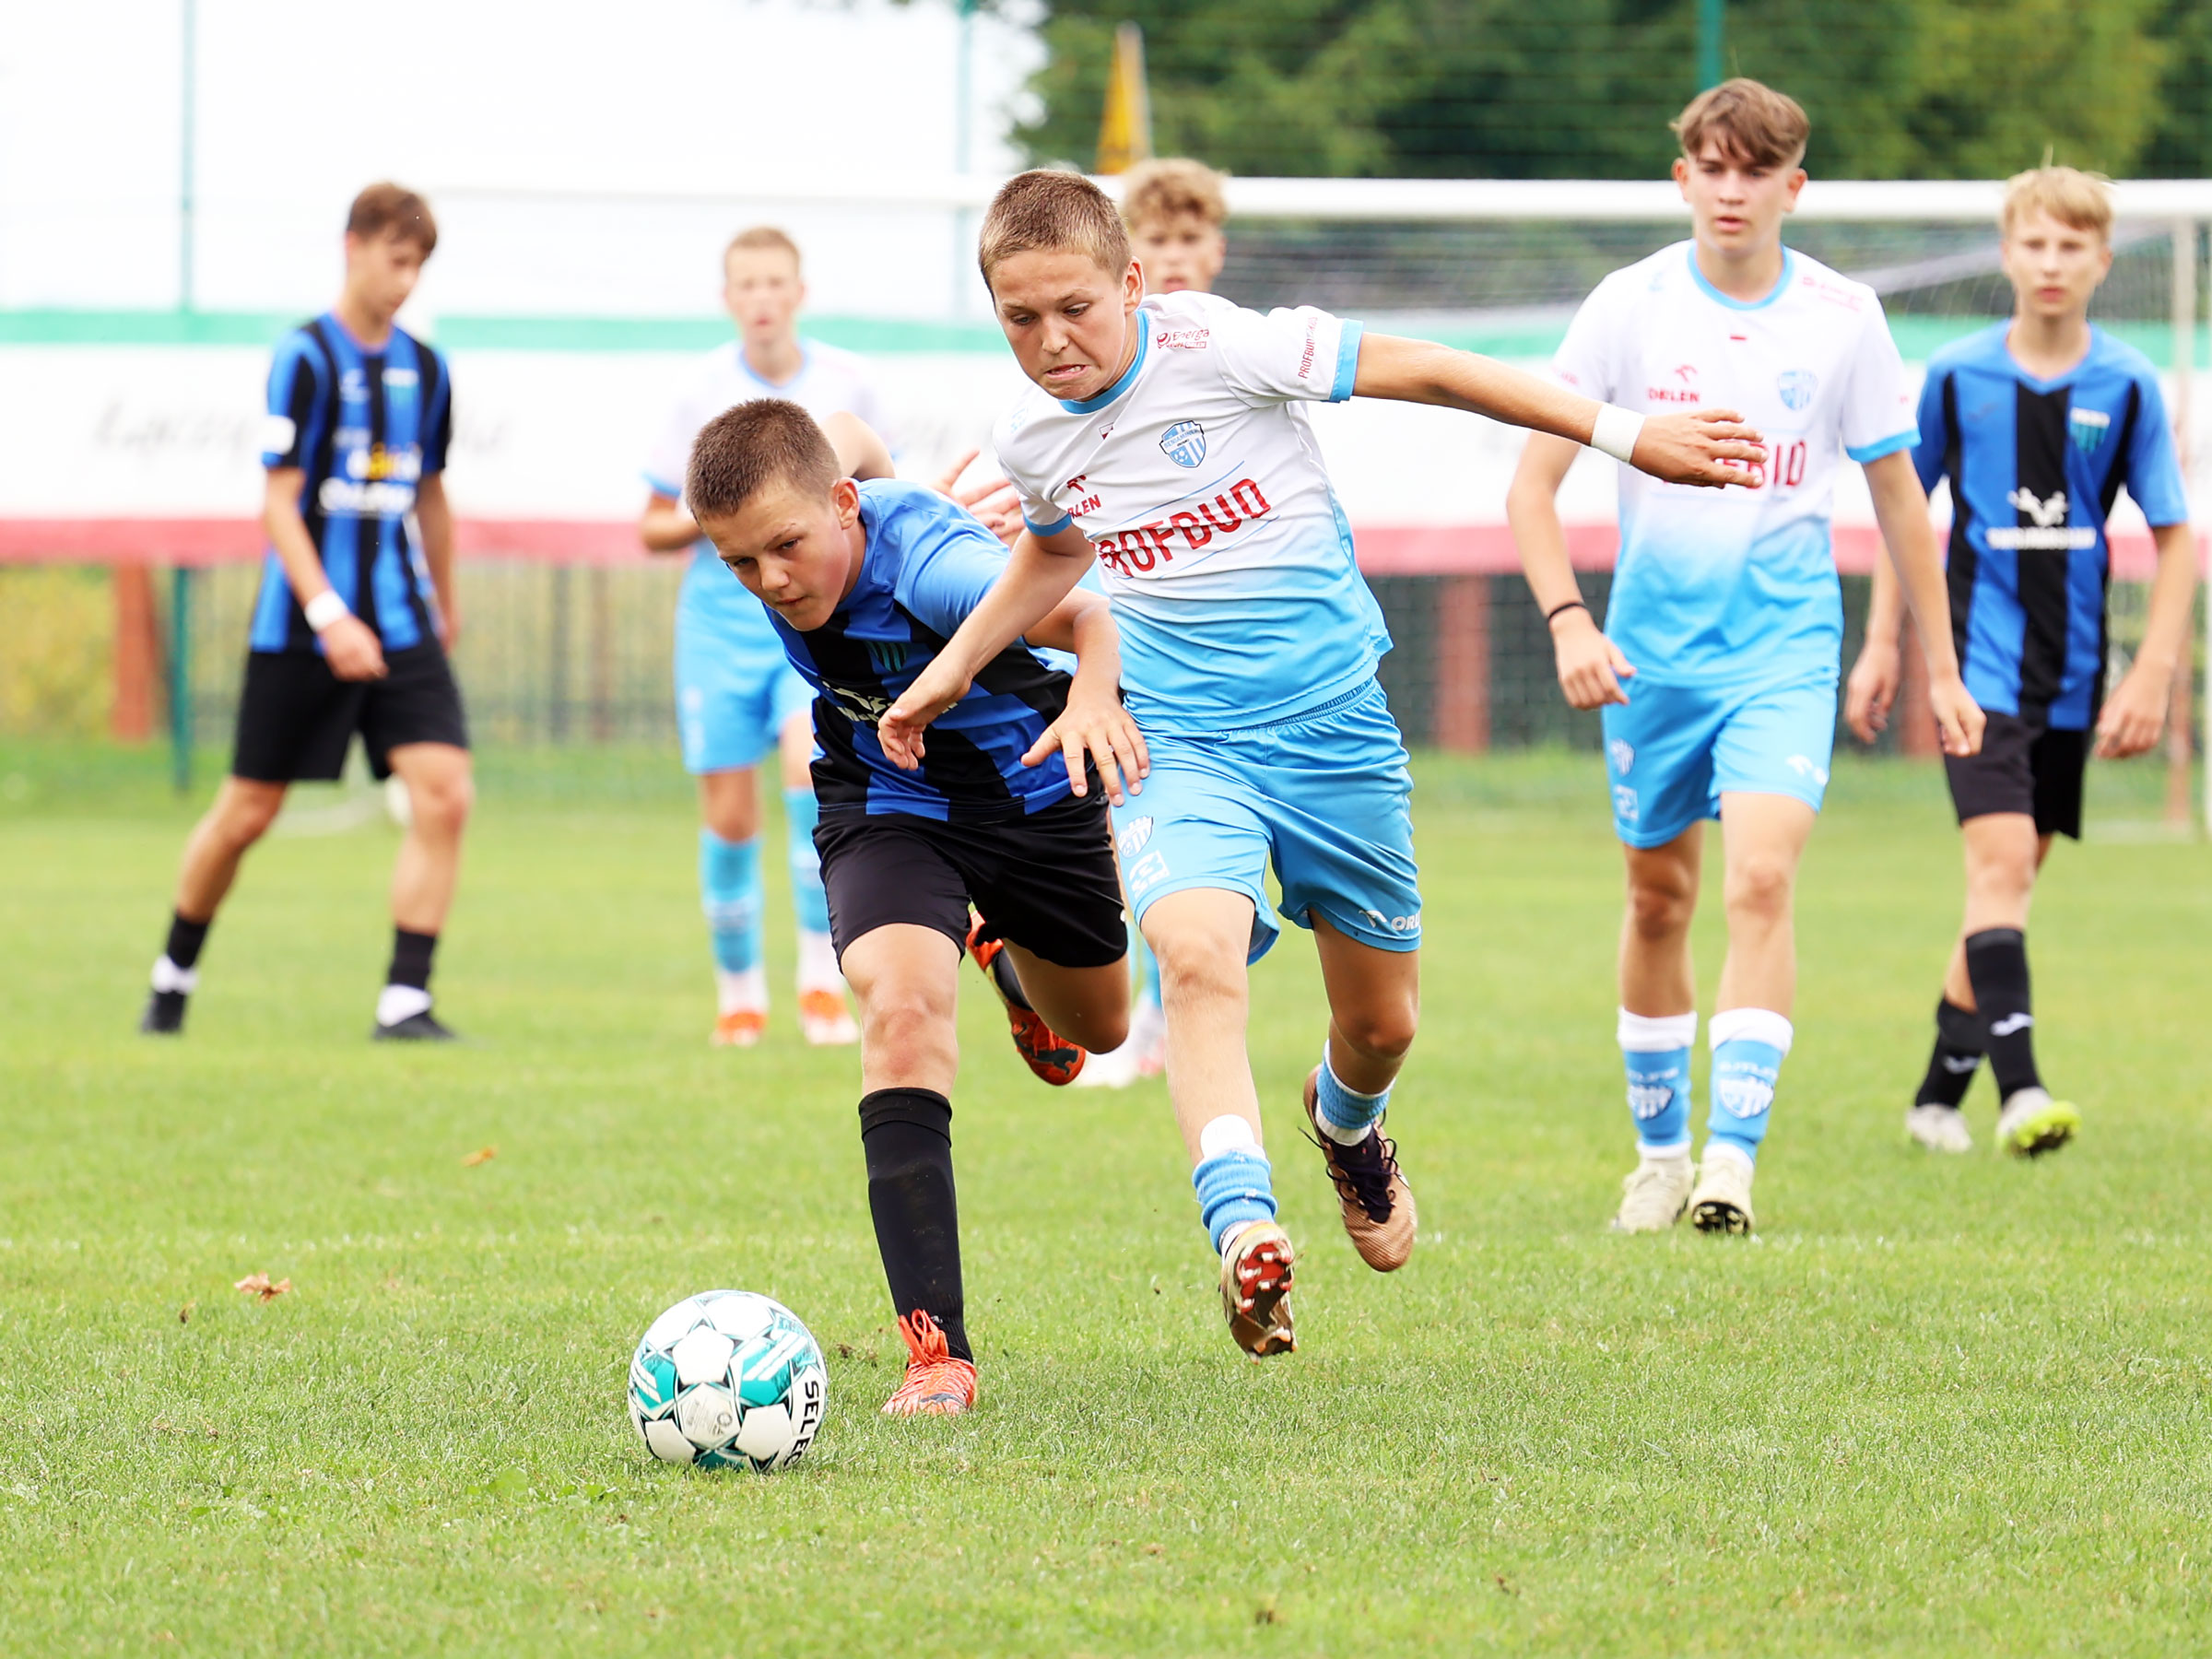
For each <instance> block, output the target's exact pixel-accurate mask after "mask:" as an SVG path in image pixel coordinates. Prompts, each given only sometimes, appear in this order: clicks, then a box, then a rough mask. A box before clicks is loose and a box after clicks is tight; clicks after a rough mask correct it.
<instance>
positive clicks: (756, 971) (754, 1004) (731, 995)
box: [714, 962, 768, 1014]
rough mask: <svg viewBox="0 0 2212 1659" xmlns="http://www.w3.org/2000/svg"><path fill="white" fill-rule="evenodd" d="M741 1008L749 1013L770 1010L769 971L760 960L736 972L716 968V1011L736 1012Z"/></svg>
mask: <svg viewBox="0 0 2212 1659" xmlns="http://www.w3.org/2000/svg"><path fill="white" fill-rule="evenodd" d="M740 1008H742V1009H744V1010H745V1011H746V1012H747V1013H757V1014H765V1013H767V1012H768V971H767V970H766V969H765V968H763V967H761V966H760V964H759V963H758V962H755V963H754V964H753V965H752V966H751V967H750V968H740V969H739V970H738V971H736V972H735V973H732V972H731V971H729V970H728V969H726V968H717V969H715V970H714V1011H715V1012H716V1013H717V1014H735V1013H736V1012H737V1011H738V1010H739V1009H740Z"/></svg>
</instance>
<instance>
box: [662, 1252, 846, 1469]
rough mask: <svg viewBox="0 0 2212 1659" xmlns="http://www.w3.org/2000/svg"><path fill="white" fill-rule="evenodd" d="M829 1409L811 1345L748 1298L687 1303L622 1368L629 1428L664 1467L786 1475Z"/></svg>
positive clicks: (825, 1380)
mask: <svg viewBox="0 0 2212 1659" xmlns="http://www.w3.org/2000/svg"><path fill="white" fill-rule="evenodd" d="M829 1405H830V1373H829V1371H828V1370H827V1369H826V1368H825V1367H824V1366H823V1364H822V1350H821V1348H820V1347H818V1345H817V1344H816V1342H815V1340H814V1336H813V1335H812V1334H811V1333H810V1332H809V1331H808V1330H807V1329H806V1326H805V1325H804V1324H800V1323H799V1317H798V1315H797V1314H795V1313H794V1312H792V1311H791V1310H790V1309H789V1308H786V1307H785V1306H784V1305H783V1304H782V1302H779V1301H775V1300H771V1298H769V1297H765V1296H757V1295H755V1294H754V1293H753V1292H752V1291H750V1290H705V1291H701V1292H700V1294H699V1295H697V1296H687V1297H686V1298H684V1300H682V1301H680V1302H677V1304H676V1306H675V1307H673V1308H671V1309H669V1310H668V1312H665V1313H664V1314H662V1315H661V1316H660V1317H659V1318H658V1319H656V1320H654V1321H653V1324H650V1325H648V1326H647V1327H646V1330H645V1335H644V1338H643V1339H642V1340H641V1341H640V1342H639V1344H638V1351H637V1353H636V1355H635V1356H633V1357H632V1359H630V1362H629V1420H630V1421H631V1422H632V1423H634V1424H636V1425H637V1430H638V1434H639V1437H640V1438H641V1439H642V1440H643V1441H644V1442H645V1448H646V1450H647V1451H649V1452H651V1453H653V1455H654V1456H655V1457H657V1458H659V1459H660V1460H661V1461H662V1462H663V1463H681V1464H700V1465H704V1466H706V1467H707V1468H710V1469H753V1470H757V1471H758V1472H759V1473H760V1474H763V1475H765V1474H767V1473H768V1472H769V1471H770V1470H771V1469H782V1468H788V1467H789V1466H790V1465H793V1464H794V1463H796V1462H798V1461H799V1459H800V1458H801V1457H803V1456H805V1455H806V1448H807V1447H808V1446H810V1445H812V1444H813V1443H814V1437H815V1434H816V1432H817V1431H818V1430H819V1429H820V1428H821V1426H822V1414H823V1412H824V1411H826V1410H827V1409H828V1408H829Z"/></svg>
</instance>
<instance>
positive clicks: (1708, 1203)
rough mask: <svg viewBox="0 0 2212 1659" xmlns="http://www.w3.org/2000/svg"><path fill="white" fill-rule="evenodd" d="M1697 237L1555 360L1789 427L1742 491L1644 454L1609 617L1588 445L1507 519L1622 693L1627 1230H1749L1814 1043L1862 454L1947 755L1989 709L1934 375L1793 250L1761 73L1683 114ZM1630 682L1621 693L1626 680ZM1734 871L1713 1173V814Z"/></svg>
mask: <svg viewBox="0 0 2212 1659" xmlns="http://www.w3.org/2000/svg"><path fill="white" fill-rule="evenodd" d="M1675 131H1676V132H1677V135H1679V136H1680V138H1681V142H1682V156H1681V159H1678V160H1677V161H1676V163H1675V169H1674V171H1675V178H1676V180H1677V183H1678V184H1679V185H1680V187H1681V191H1682V194H1683V196H1684V198H1685V199H1686V200H1687V201H1688V204H1689V207H1690V215H1691V220H1692V224H1693V229H1694V235H1693V237H1692V239H1691V240H1690V241H1687V242H1677V244H1675V245H1674V246H1673V247H1670V248H1665V249H1662V250H1661V251H1660V252H1659V253H1654V254H1653V255H1652V256H1651V257H1650V258H1648V259H1645V260H1643V261H1641V262H1640V263H1639V264H1636V265H1630V266H1629V267H1628V268H1627V269H1625V270H1620V271H1616V272H1615V273H1614V274H1613V275H1612V276H1610V277H1606V279H1605V281H1604V282H1602V283H1600V284H1599V285H1598V287H1597V288H1596V290H1595V291H1594V293H1593V294H1592V295H1591V296H1590V298H1589V299H1588V300H1585V301H1584V302H1583V307H1582V309H1581V311H1579V312H1577V313H1576V314H1575V318H1574V322H1573V323H1572V324H1571V326H1570V327H1569V328H1568V331H1567V337H1566V339H1565V340H1564V341H1563V342H1562V343H1561V345H1560V347H1559V357H1558V359H1557V363H1556V368H1557V371H1558V372H1559V378H1560V379H1561V380H1562V381H1564V382H1566V383H1567V384H1569V385H1571V386H1576V387H1579V388H1581V389H1582V390H1583V391H1585V392H1588V393H1591V394H1594V395H1596V396H1600V397H1606V398H1618V399H1619V400H1620V401H1622V402H1624V403H1627V404H1629V405H1630V406H1631V407H1640V408H1646V409H1653V410H1658V409H1665V408H1670V407H1675V406H1679V405H1681V404H1684V403H1689V402H1695V401H1699V400H1712V401H1717V402H1722V403H1726V404H1729V405H1731V406H1735V407H1737V408H1740V409H1743V410H1744V411H1745V412H1746V414H1747V418H1750V419H1752V420H1754V421H1756V422H1757V423H1758V424H1759V429H1761V430H1762V431H1764V432H1765V433H1766V434H1767V438H1768V456H1767V462H1766V465H1765V467H1764V468H1763V470H1761V471H1760V472H1759V473H1756V474H1747V475H1745V476H1744V483H1745V486H1746V487H1745V488H1733V489H1728V490H1724V491H1722V492H1720V493H1719V494H1717V495H1700V496H1689V495H1686V494H1685V493H1683V492H1682V491H1679V490H1677V489H1674V488H1669V487H1668V486H1665V485H1663V484H1657V483H1654V482H1653V481H1652V480H1651V479H1649V478H1645V477H1639V476H1638V475H1636V474H1634V473H1632V472H1630V471H1629V470H1628V469H1627V468H1622V469H1621V471H1620V477H1619V482H1620V559H1619V562H1618V565H1617V566H1616V568H1615V575H1614V581H1613V592H1612V597H1611V600H1610V603H1609V604H1608V606H1607V610H1606V629H1605V631H1604V632H1602V633H1601V632H1600V631H1599V630H1598V628H1597V625H1596V623H1595V621H1594V619H1593V618H1592V617H1591V615H1590V611H1589V608H1588V606H1585V605H1584V604H1583V601H1582V597H1581V593H1580V590H1579V588H1578V586H1577V584H1576V582H1575V577H1574V571H1573V570H1572V569H1571V566H1570V565H1569V563H1568V559H1567V541H1566V535H1565V532H1564V530H1563V529H1562V528H1561V526H1560V524H1559V509H1558V506H1557V504H1556V502H1555V500H1554V498H1555V497H1556V495H1557V493H1558V490H1559V484H1560V482H1561V480H1562V479H1564V478H1565V477H1566V476H1567V469H1568V467H1569V466H1571V465H1573V462H1574V458H1575V454H1576V451H1575V448H1574V446H1573V445H1572V444H1571V443H1568V442H1565V441H1561V440H1559V439H1558V438H1552V437H1535V438H1531V439H1530V440H1529V441H1528V447H1527V449H1526V450H1525V451H1524V453H1523V454H1522V457H1521V465H1520V467H1519V469H1518V470H1517V472H1516V473H1515V475H1514V478H1513V485H1512V493H1511V495H1510V497H1509V498H1508V501H1507V511H1508V514H1509V516H1510V517H1511V519H1512V526H1513V535H1514V538H1515V540H1516V541H1517V542H1518V543H1519V544H1520V549H1521V559H1522V564H1523V566H1524V569H1525V570H1526V571H1527V572H1528V582H1529V587H1530V588H1531V590H1532V591H1533V592H1534V593H1535V598H1536V603H1537V604H1538V605H1539V606H1542V608H1543V611H1544V614H1545V617H1546V618H1547V620H1548V621H1549V623H1550V626H1551V631H1552V639H1553V643H1554V647H1555V650H1556V652H1557V654H1558V658H1559V684H1560V686H1561V688H1563V689H1564V690H1565V692H1566V694H1567V700H1568V701H1570V702H1571V703H1572V704H1573V705H1574V706H1575V707H1576V708H1578V709H1592V708H1595V709H1602V710H1603V711H1604V719H1605V735H1606V768H1607V771H1608V773H1609V776H1610V779H1611V784H1612V794H1613V824H1614V831H1615V833H1616V834H1617V835H1618V836H1619V838H1620V841H1621V845H1622V849H1623V851H1624V853H1626V856H1627V862H1628V877H1629V898H1628V907H1627V912H1628V913H1627V915H1626V916H1625V918H1624V919H1623V922H1622V925H1621V935H1620V968H1619V984H1620V1007H1619V1014H1618V1025H1617V1031H1618V1039H1619V1042H1620V1047H1621V1053H1622V1059H1623V1061H1624V1064H1625V1066H1626V1069H1627V1072H1628V1098H1629V1110H1630V1117H1631V1120H1632V1122H1633V1123H1634V1125H1635V1130H1636V1141H1637V1147H1638V1152H1639V1159H1638V1162H1637V1167H1636V1169H1635V1170H1634V1171H1632V1172H1631V1173H1630V1175H1629V1176H1628V1177H1627V1180H1626V1182H1624V1192H1623V1195H1622V1201H1621V1206H1620V1209H1619V1211H1618V1214H1617V1215H1616V1217H1615V1218H1614V1225H1615V1226H1616V1227H1618V1228H1620V1229H1621V1230H1625V1231H1630V1232H1643V1231H1655V1230H1662V1229H1665V1228H1667V1227H1671V1226H1673V1225H1674V1223H1675V1222H1676V1221H1677V1219H1678V1218H1680V1217H1681V1215H1682V1213H1683V1211H1684V1209H1685V1208H1688V1211H1689V1213H1690V1216H1691V1218H1692V1219H1693V1220H1694V1221H1695V1222H1696V1224H1697V1225H1698V1226H1699V1227H1700V1228H1701V1229H1704V1230H1709V1231H1725V1232H1747V1231H1749V1230H1751V1227H1752V1223H1753V1212H1752V1207H1751V1176H1752V1169H1753V1160H1754V1159H1756V1157H1757V1156H1758V1152H1759V1144H1760V1142H1761V1141H1762V1140H1763V1139H1764V1138H1765V1136H1766V1132H1767V1125H1768V1124H1769V1122H1770V1119H1771V1108H1772V1105H1773V1100H1774V1088H1775V1084H1776V1081H1777V1079H1778V1077H1779V1076H1780V1073H1781V1068H1782V1062H1783V1057H1784V1056H1785V1055H1786V1054H1787V1053H1789V1050H1790V1043H1791V1040H1792V1037H1793V1034H1794V1032H1793V1027H1792V1025H1791V1022H1790V1016H1791V1014H1792V1012H1793V1008H1794V1002H1795V998H1796V990H1797V956H1796V936H1795V932H1794V922H1793V912H1794V894H1795V886H1796V879H1797V865H1798V861H1799V859H1800V858H1801V857H1802V856H1803V853H1804V851H1805V844H1806V839H1807V838H1808V837H1809V836H1810V835H1811V833H1812V828H1813V819H1814V816H1815V815H1816V814H1817V813H1818V811H1819V808H1820V802H1821V797H1822V795H1823V794H1824V793H1825V791H1826V788H1827V784H1828V769H1829V760H1830V752H1831V749H1832V747H1833V744H1834V738H1835V724H1836V678H1837V668H1838V659H1839V653H1841V649H1842V633H1843V602H1842V592H1841V588H1840V586H1839V585H1838V583H1837V581H1836V569H1835V562H1834V555H1833V552H1832V550H1831V547H1830V531H1829V516H1830V507H1831V499H1832V495H1833V490H1834V479H1835V475H1836V472H1837V469H1838V468H1839V466H1840V465H1841V461H1842V458H1843V456H1844V455H1849V456H1850V457H1851V459H1853V461H1856V462H1858V463H1859V464H1860V465H1862V466H1864V467H1865V471H1866V483H1867V488H1868V489H1869V490H1870V491H1871V492H1872V494H1873V497H1874V508H1875V514H1876V516H1877V519H1878V520H1879V521H1880V524H1881V528H1882V537H1883V540H1884V541H1885V542H1887V543H1888V549H1889V556H1890V558H1891V559H1894V560H1895V561H1896V563H1897V566H1898V568H1899V570H1900V572H1901V573H1902V575H1903V578H1904V589H1905V592H1906V594H1907V595H1908V596H1909V597H1910V598H1911V600H1912V612H1913V615H1914V616H1915V617H1917V618H1921V620H1922V621H1923V623H1924V634H1923V638H1924V641H1925V643H1926V647H1927V653H1928V673H1929V701H1930V703H1931V704H1932V705H1933V708H1934V711H1935V718H1936V720H1937V722H1938V723H1939V724H1940V725H1941V727H1942V731H1943V741H1944V746H1945V747H1946V749H1947V751H1948V752H1950V753H1954V754H1971V753H1972V751H1973V749H1974V747H1975V745H1976V744H1977V743H1978V742H1979V740H1980V737H1981V730H1982V715H1981V711H1980V710H1978V709H1977V708H1975V706H1974V703H1973V700H1972V699H1971V698H1970V697H1969V696H1968V695H1967V692H1966V688H1964V686H1963V685H1961V684H1960V682H1959V665H1958V659H1957V657H1956V655H1955V654H1954V653H1953V652H1952V650H1951V641H1950V630H1949V626H1948V623H1947V620H1946V610H1945V605H1944V594H1943V574H1942V571H1941V569H1940V567H1939V566H1938V564H1937V560H1936V555H1935V535H1934V534H1933V532H1932V531H1931V530H1930V529H1929V526H1928V503H1927V496H1926V494H1925V492H1924V491H1923V489H1922V488H1921V485H1920V480H1919V478H1918V477H1916V476H1915V475H1914V473H1913V470H1912V456H1911V454H1910V453H1909V452H1910V450H1911V448H1912V441H1913V438H1914V427H1913V421H1912V388H1911V386H1910V384H1909V382H1907V380H1906V378H1905V372H1904V366H1903V364H1902V363H1901V362H1900V360H1899V359H1898V354H1897V347H1896V345H1895V344H1894V343H1893V342H1892V341H1891V339H1890V337H1889V328H1888V323H1887V322H1886V321H1885V320H1884V319H1883V316H1882V307H1881V302H1880V300H1877V298H1876V297H1875V294H1874V291H1873V290H1872V289H1871V288H1867V287H1865V285H1864V284H1863V283H1857V282H1853V281H1852V280H1850V279H1849V278H1847V277H1841V276H1838V275H1837V274H1836V273H1835V272H1833V271H1830V270H1829V269H1828V268H1827V267H1825V266H1823V265H1818V264H1816V263H1815V262H1814V261H1812V260H1809V259H1807V258H1806V257H1805V256H1804V255H1803V254H1802V253H1796V252H1794V250H1791V249H1788V248H1785V247H1783V241H1782V222H1783V217H1784V216H1785V215H1786V214H1787V213H1788V211H1789V210H1790V208H1791V207H1792V206H1794V203H1795V201H1796V198H1797V192H1798V191H1799V189H1800V188H1802V187H1803V185H1804V183H1805V176H1806V175H1805V169H1804V167H1803V166H1802V162H1803V160H1804V159H1805V147H1806V138H1807V136H1808V135H1809V131H1810V128H1809V124H1807V122H1806V117H1805V112H1804V111H1803V110H1802V109H1800V108H1798V106H1797V104H1796V103H1795V102H1794V100H1790V99H1788V98H1785V97H1783V95H1782V94H1780V93H1778V92H1775V91H1773V90H1771V88H1766V87H1763V86H1761V85H1759V83H1758V82H1757V81H1751V80H1741V79H1738V80H1731V81H1726V82H1724V83H1723V84H1722V85H1720V86H1718V87H1715V88H1712V89H1711V90H1709V91H1707V92H1704V93H1702V94H1700V96H1699V97H1698V98H1696V99H1695V100H1692V101H1691V102H1690V104H1689V106H1688V108H1687V109H1685V110H1684V111H1683V112H1682V114H1681V116H1680V117H1679V119H1677V121H1676V123H1675ZM1624 682H1625V684H1624ZM1714 817H1718V818H1720V820H1721V824H1722V834H1723V840H1724V855H1725V859H1726V871H1727V874H1726V887H1725V890H1724V894H1723V902H1724V906H1725V908H1726V912H1727V919H1728V956H1727V959H1726V960H1725V962H1724V963H1723V965H1722V968H1721V983H1720V993H1719V997H1718V1008H1717V1010H1716V1011H1715V1013H1714V1014H1713V1017H1712V1026H1711V1028H1710V1030H1709V1037H1710V1040H1711V1042H1712V1109H1711V1111H1710V1112H1709V1113H1708V1117H1707V1133H1706V1140H1705V1157H1704V1161H1703V1167H1702V1170H1701V1171H1700V1170H1699V1169H1698V1168H1696V1167H1694V1166H1693V1165H1692V1164H1691V1162H1690V1157H1689V1150H1690V1077H1689V1063H1690V1053H1691V1050H1692V1048H1693V1047H1694V1045H1695V1043H1696V1041H1697V982H1696V979H1695V976H1694V974H1693V972H1692V970H1691V964H1690V955H1689V926H1690V921H1691V919H1692V917H1693V916H1694V915H1695V913H1696V911H1697V902H1698V888H1699V881H1700V877H1701V875H1702V873H1703V864H1704V860H1703V852H1704V821H1703V820H1705V819H1706V818H1714Z"/></svg>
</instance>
